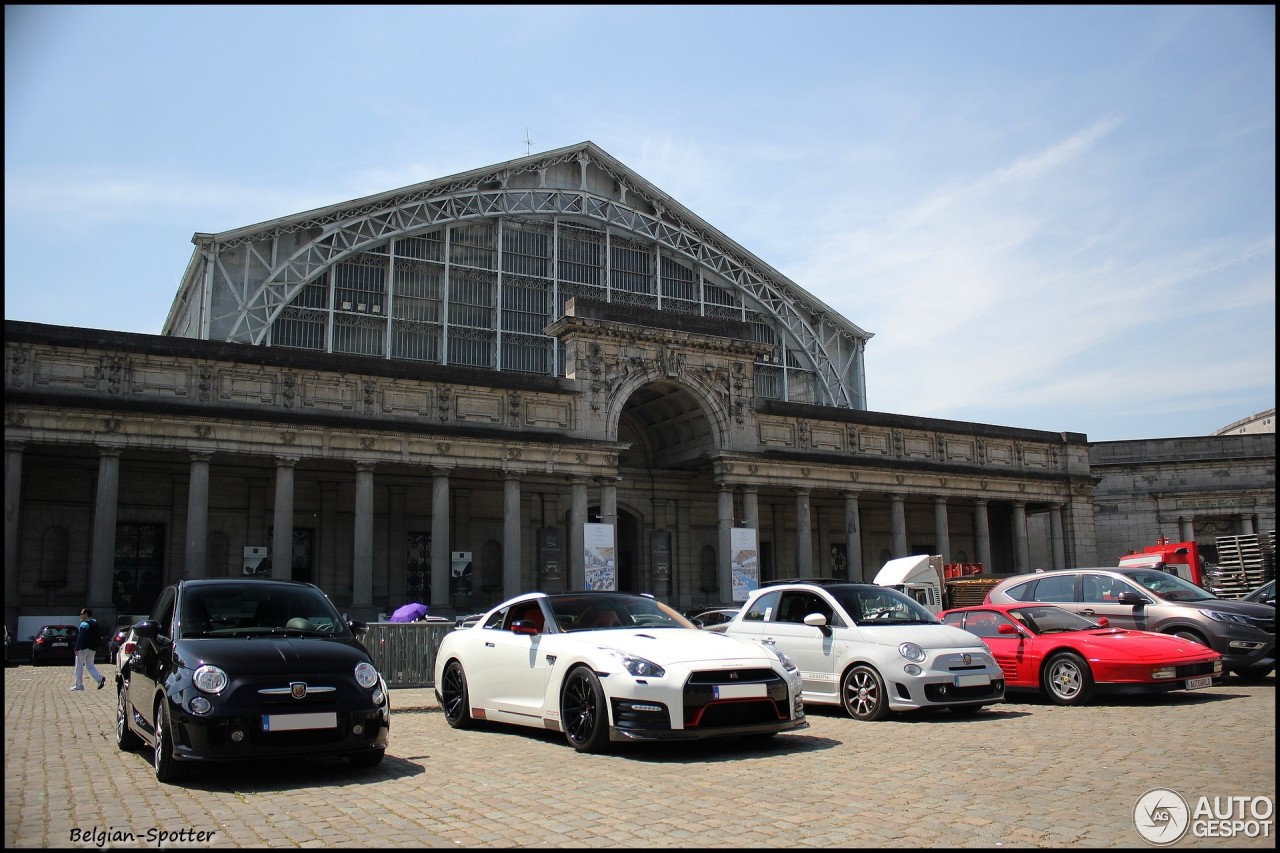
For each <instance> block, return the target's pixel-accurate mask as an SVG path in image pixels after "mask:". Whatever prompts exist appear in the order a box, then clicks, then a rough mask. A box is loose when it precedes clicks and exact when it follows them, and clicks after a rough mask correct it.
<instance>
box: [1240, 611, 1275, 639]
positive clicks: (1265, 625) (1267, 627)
mask: <svg viewBox="0 0 1280 853" xmlns="http://www.w3.org/2000/svg"><path fill="white" fill-rule="evenodd" d="M1245 618H1246V619H1248V620H1249V624H1251V625H1253V626H1254V627H1255V628H1260V629H1262V630H1263V631H1266V632H1267V633H1268V634H1270V635H1271V636H1273V637H1274V636H1275V635H1276V620H1275V617H1272V618H1270V619H1259V618H1257V617H1256V616H1246V617H1245Z"/></svg>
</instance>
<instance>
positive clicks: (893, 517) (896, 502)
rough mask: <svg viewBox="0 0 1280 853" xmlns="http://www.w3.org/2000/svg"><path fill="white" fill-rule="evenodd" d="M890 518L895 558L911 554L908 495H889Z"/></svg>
mask: <svg viewBox="0 0 1280 853" xmlns="http://www.w3.org/2000/svg"><path fill="white" fill-rule="evenodd" d="M889 519H890V523H891V528H892V530H891V542H892V544H891V545H890V547H891V548H892V549H893V556H894V559H897V558H898V557H907V556H910V555H909V554H907V507H906V496H905V495H899V494H892V495H889Z"/></svg>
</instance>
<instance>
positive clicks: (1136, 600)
mask: <svg viewBox="0 0 1280 853" xmlns="http://www.w3.org/2000/svg"><path fill="white" fill-rule="evenodd" d="M1116 601H1117V602H1119V603H1120V604H1132V605H1133V606H1134V607H1141V606H1142V605H1144V604H1146V603H1147V600H1146V599H1145V598H1143V597H1142V596H1140V595H1138V594H1137V593H1136V592H1133V591H1132V590H1126V591H1125V592H1122V593H1120V594H1119V595H1118V596H1116Z"/></svg>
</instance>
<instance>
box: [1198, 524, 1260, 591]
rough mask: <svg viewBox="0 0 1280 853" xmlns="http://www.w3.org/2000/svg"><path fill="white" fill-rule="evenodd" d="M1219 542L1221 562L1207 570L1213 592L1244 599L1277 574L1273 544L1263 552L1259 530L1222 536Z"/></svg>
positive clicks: (1210, 588) (1219, 560)
mask: <svg viewBox="0 0 1280 853" xmlns="http://www.w3.org/2000/svg"><path fill="white" fill-rule="evenodd" d="M1272 535H1273V541H1274V533H1273V534H1272ZM1217 545H1218V563H1217V565H1216V566H1215V567H1214V568H1212V569H1210V570H1209V572H1208V575H1209V577H1208V581H1209V590H1210V592H1212V593H1213V594H1214V595H1218V596H1221V597H1222V598H1243V597H1244V596H1246V595H1248V594H1249V593H1250V592H1252V591H1253V590H1255V589H1257V588H1258V587H1260V586H1262V585H1263V584H1264V583H1266V582H1267V581H1269V580H1271V578H1273V577H1274V576H1275V569H1274V565H1273V563H1274V560H1273V557H1272V555H1273V554H1274V553H1275V552H1274V545H1273V546H1272V549H1269V550H1268V551H1267V552H1264V551H1263V548H1262V545H1261V543H1260V542H1259V540H1258V535H1257V534H1256V533H1248V534H1242V535H1240V536H1219V537H1218V538H1217Z"/></svg>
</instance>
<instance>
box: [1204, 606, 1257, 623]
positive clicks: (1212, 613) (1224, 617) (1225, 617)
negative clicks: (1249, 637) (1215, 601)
mask: <svg viewBox="0 0 1280 853" xmlns="http://www.w3.org/2000/svg"><path fill="white" fill-rule="evenodd" d="M1200 612H1201V613H1203V614H1204V615H1205V616H1208V617H1209V618H1210V619H1216V620H1217V621H1219V622H1230V623H1232V624H1233V625H1251V624H1253V623H1251V622H1250V621H1249V620H1248V619H1246V618H1244V617H1243V616H1237V615H1236V614H1234V613H1223V612H1222V611H1221V610H1201V611H1200Z"/></svg>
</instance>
